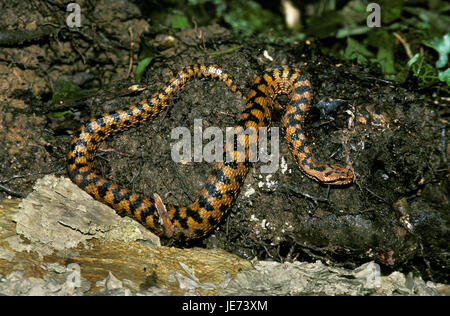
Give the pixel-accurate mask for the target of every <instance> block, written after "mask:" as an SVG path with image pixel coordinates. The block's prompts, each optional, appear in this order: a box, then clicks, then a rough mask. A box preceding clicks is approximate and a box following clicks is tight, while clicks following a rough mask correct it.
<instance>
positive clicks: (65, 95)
mask: <svg viewBox="0 0 450 316" xmlns="http://www.w3.org/2000/svg"><path fill="white" fill-rule="evenodd" d="M88 93H89V91H84V90H83V89H81V88H80V87H79V86H77V85H76V84H74V83H72V82H69V81H65V80H63V79H58V80H57V81H56V90H55V93H53V96H52V100H51V103H52V104H54V105H57V104H60V103H61V102H64V101H66V100H68V99H77V98H81V97H83V96H85V95H87V94H88Z"/></svg>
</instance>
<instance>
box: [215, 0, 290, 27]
mask: <svg viewBox="0 0 450 316" xmlns="http://www.w3.org/2000/svg"><path fill="white" fill-rule="evenodd" d="M228 8H229V9H228V10H227V11H226V13H224V15H223V18H224V20H225V22H226V23H228V24H229V25H231V27H232V28H233V29H234V30H235V31H239V32H242V33H243V34H244V35H251V34H253V33H256V32H266V33H267V32H269V31H272V28H274V27H275V26H282V25H283V22H282V19H281V18H280V17H279V16H277V15H275V14H273V13H272V12H271V11H269V10H266V9H264V8H262V7H261V5H260V4H259V3H257V2H255V1H240V0H234V1H230V2H228Z"/></svg>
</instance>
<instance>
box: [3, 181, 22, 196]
mask: <svg viewBox="0 0 450 316" xmlns="http://www.w3.org/2000/svg"><path fill="white" fill-rule="evenodd" d="M0 191H5V192H6V193H7V194H9V195H12V196H17V197H21V198H23V197H25V194H23V193H21V192H18V191H15V190H12V189H10V188H8V187H5V186H4V185H1V184H0Z"/></svg>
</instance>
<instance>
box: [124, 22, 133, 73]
mask: <svg viewBox="0 0 450 316" xmlns="http://www.w3.org/2000/svg"><path fill="white" fill-rule="evenodd" d="M128 34H130V64H129V66H128V73H127V77H126V78H129V77H130V74H131V70H132V69H133V51H134V42H133V29H132V28H131V26H130V27H129V28H128Z"/></svg>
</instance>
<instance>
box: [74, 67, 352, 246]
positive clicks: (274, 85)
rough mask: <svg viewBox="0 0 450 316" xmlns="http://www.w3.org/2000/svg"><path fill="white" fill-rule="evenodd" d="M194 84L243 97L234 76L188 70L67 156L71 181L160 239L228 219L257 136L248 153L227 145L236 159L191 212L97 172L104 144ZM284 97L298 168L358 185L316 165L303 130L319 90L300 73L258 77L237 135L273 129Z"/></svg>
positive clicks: (83, 138) (344, 171)
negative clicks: (209, 81)
mask: <svg viewBox="0 0 450 316" xmlns="http://www.w3.org/2000/svg"><path fill="white" fill-rule="evenodd" d="M192 78H214V79H218V80H220V81H223V82H224V83H225V84H226V86H227V87H228V88H229V89H230V90H231V91H233V92H235V93H236V94H239V95H242V92H241V90H240V89H238V87H237V86H236V85H234V83H233V81H232V79H231V77H230V75H228V74H227V73H226V72H225V71H224V70H223V69H222V68H220V67H219V66H217V65H204V64H198V65H191V66H186V67H184V68H183V69H181V70H180V71H179V72H178V73H177V74H176V75H175V76H174V77H173V78H172V79H171V80H170V81H169V83H168V84H167V85H166V86H164V87H163V88H162V89H160V90H159V91H157V92H156V93H154V94H153V96H152V97H151V98H150V99H149V100H147V99H145V100H142V101H140V102H139V103H138V104H135V105H131V106H130V107H128V108H127V109H123V110H117V111H115V112H112V113H108V114H103V115H101V116H99V117H96V118H93V119H91V120H90V121H89V122H88V123H87V124H85V125H83V126H82V127H81V130H80V133H79V135H78V136H77V137H75V138H74V139H73V140H72V142H71V145H70V151H69V153H68V155H67V161H68V172H69V176H70V178H71V179H72V181H73V182H74V183H76V184H77V185H78V186H79V187H80V188H82V189H83V190H85V191H86V192H87V193H89V194H90V195H91V196H93V197H94V198H95V199H96V200H98V201H101V202H102V203H104V204H107V205H109V206H111V207H112V208H114V209H115V210H116V211H117V212H118V213H119V214H122V215H128V216H130V217H132V218H134V219H136V220H137V221H139V222H141V223H142V224H143V225H144V226H146V227H147V228H149V229H150V230H152V231H153V232H155V233H156V234H157V235H159V236H165V237H171V238H174V239H178V240H189V239H194V238H200V237H203V236H205V235H206V234H207V233H208V232H210V231H211V230H213V229H214V228H215V227H216V226H217V225H218V224H219V223H220V221H221V219H222V218H223V217H224V216H225V215H226V214H227V213H228V211H229V209H230V208H231V205H232V204H233V202H234V200H235V199H236V198H237V196H238V193H239V189H240V187H241V185H242V183H243V182H244V180H245V177H246V175H247V173H248V171H249V167H250V163H249V162H248V161H249V159H248V158H249V145H248V144H249V138H248V137H250V135H239V136H238V137H237V141H238V142H239V143H240V144H241V145H242V146H241V147H239V146H236V144H235V145H234V146H233V145H231V147H230V146H229V145H226V146H225V148H224V155H225V153H226V151H227V150H228V151H229V153H231V157H233V160H232V161H227V160H224V162H217V163H215V165H214V167H213V169H212V171H211V173H210V175H209V176H208V178H207V180H206V183H205V185H204V187H203V189H202V190H201V192H200V195H199V197H198V198H197V199H196V200H195V201H194V202H193V203H191V204H190V205H187V206H177V205H170V204H168V205H163V204H162V202H161V200H160V199H159V197H158V196H157V195H155V196H154V197H146V196H143V195H142V194H140V193H137V192H134V191H132V190H129V189H127V188H125V187H122V186H120V185H118V184H117V183H115V182H113V181H111V180H108V179H106V178H105V177H104V176H102V175H101V174H100V172H99V171H98V170H97V169H95V166H94V158H95V154H96V151H97V149H98V147H99V145H100V143H101V142H102V141H104V140H105V139H106V138H107V137H109V136H112V135H115V134H117V133H118V132H121V131H123V130H126V129H128V128H131V127H134V126H136V125H138V124H140V123H142V122H144V121H146V120H148V119H150V118H153V117H155V116H156V115H158V114H159V113H160V112H161V111H162V110H164V109H165V108H166V107H167V105H168V101H169V99H170V98H171V96H172V95H173V94H174V93H175V92H178V91H181V90H182V89H183V88H184V86H185V85H186V83H187V81H188V80H190V79H192ZM280 94H287V95H288V97H289V102H288V104H287V105H286V106H285V109H284V111H285V112H284V115H283V117H282V129H283V131H284V134H285V139H286V141H287V143H288V144H289V147H290V149H291V152H292V154H293V156H294V157H295V159H296V162H297V164H298V166H299V168H300V169H301V170H303V172H304V173H305V174H306V175H307V176H308V177H310V178H313V179H315V180H317V181H319V182H322V183H325V184H330V185H345V184H348V183H351V182H352V181H353V178H354V173H353V171H352V170H351V169H350V168H346V167H340V166H336V165H333V164H316V163H314V162H313V159H312V155H311V152H310V149H309V147H308V145H307V143H306V137H305V133H304V131H303V129H302V124H303V122H304V119H305V116H306V114H307V112H308V110H309V108H310V101H311V94H312V88H311V84H310V82H309V81H308V80H307V78H306V77H305V75H304V74H303V73H302V72H301V70H300V69H298V68H293V67H289V66H277V67H274V68H271V69H268V70H266V71H265V72H264V73H263V74H262V75H261V76H258V77H256V78H255V79H254V81H253V83H252V86H251V90H250V92H249V94H248V96H247V97H246V98H245V97H243V99H244V100H246V104H245V107H244V109H243V111H242V113H241V115H240V118H239V120H238V121H237V123H236V126H235V129H236V130H243V129H245V130H251V128H253V129H255V130H257V129H258V128H259V127H263V126H269V125H270V123H271V110H272V107H273V104H274V100H275V98H276V97H277V96H278V95H280ZM239 148H240V149H239Z"/></svg>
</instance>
